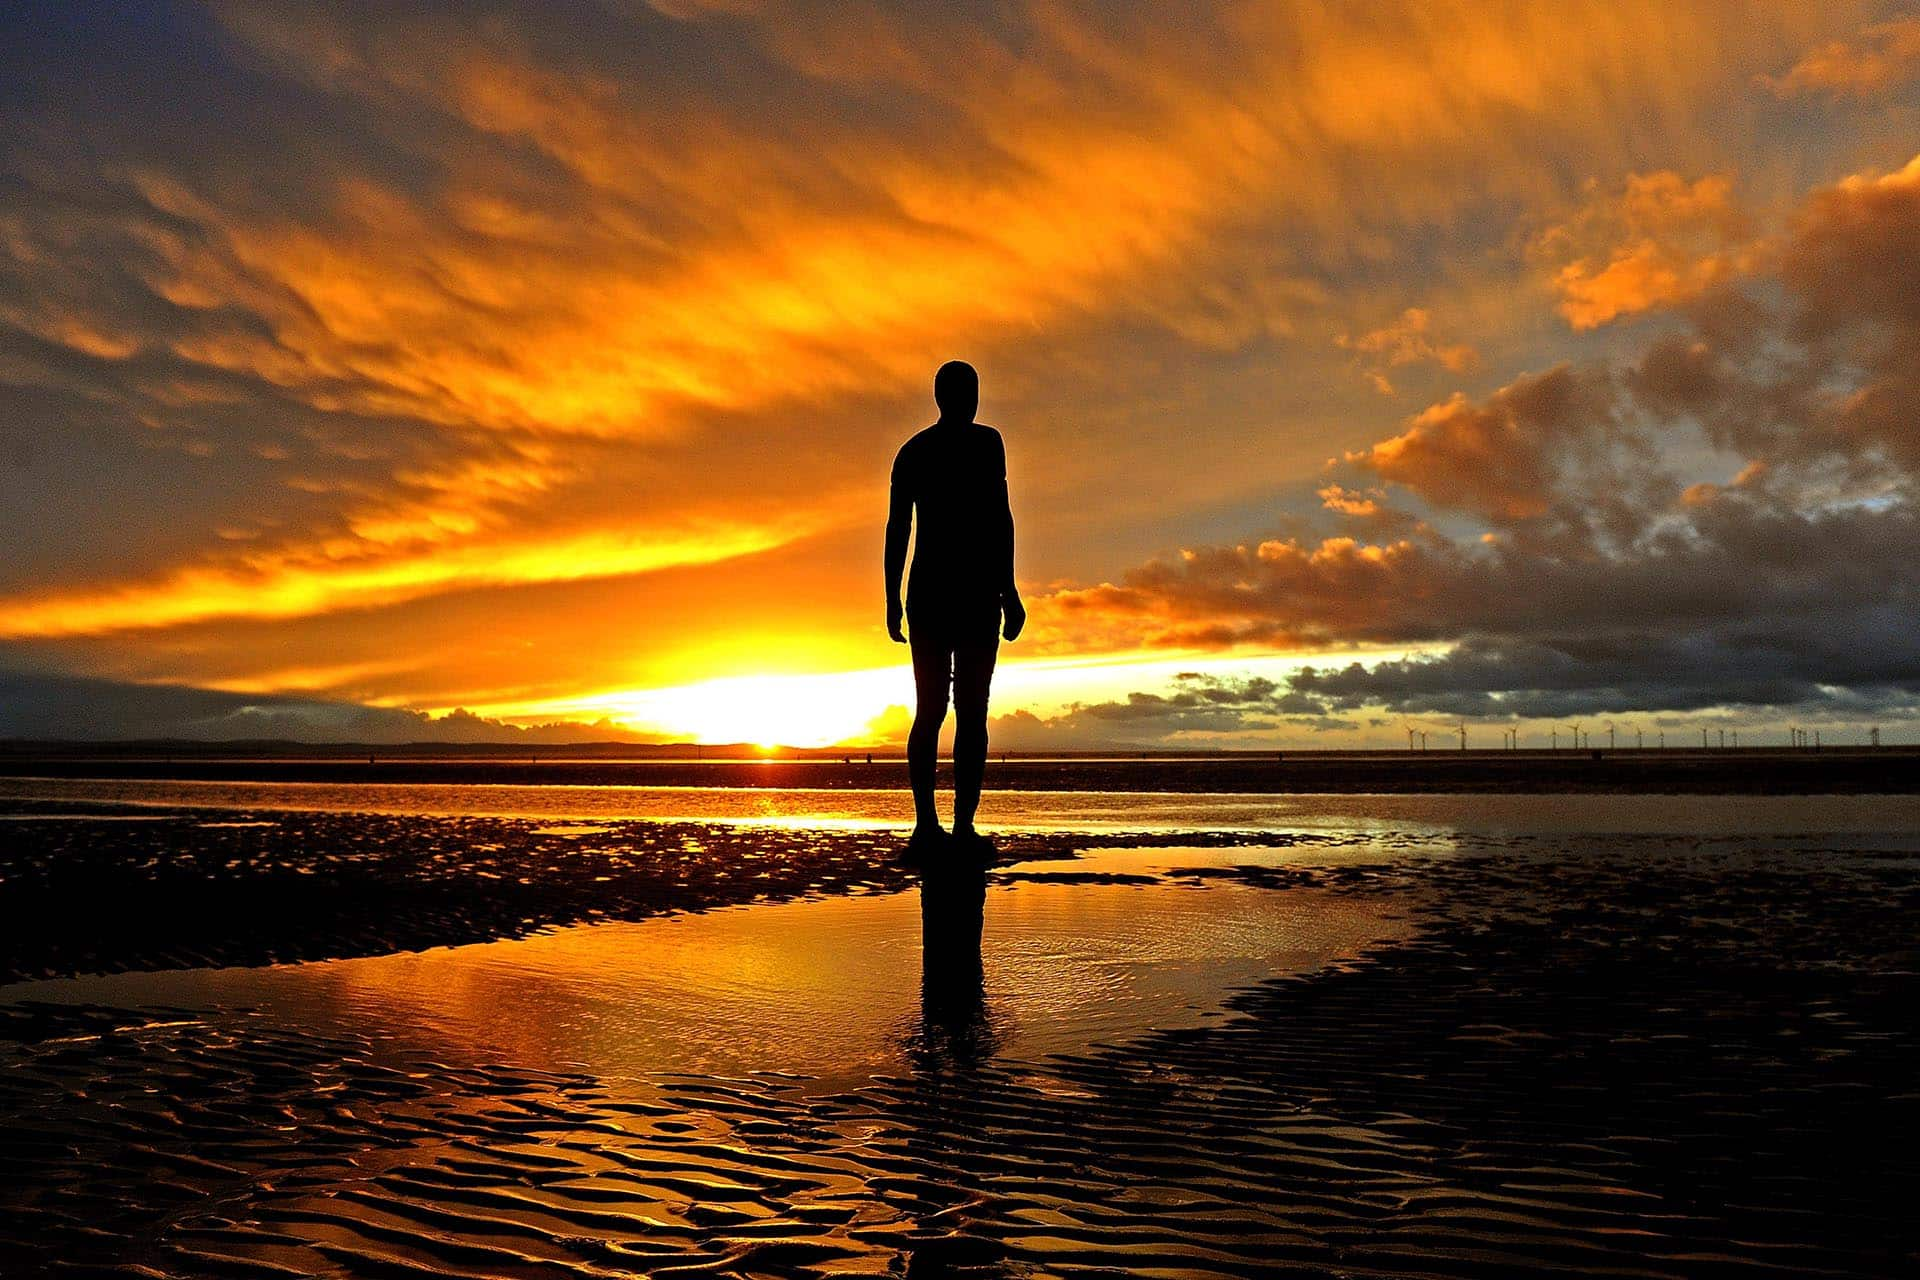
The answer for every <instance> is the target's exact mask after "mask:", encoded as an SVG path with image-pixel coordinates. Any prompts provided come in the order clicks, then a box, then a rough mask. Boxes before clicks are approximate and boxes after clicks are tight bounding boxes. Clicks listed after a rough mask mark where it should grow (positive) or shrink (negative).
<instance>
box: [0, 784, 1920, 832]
mask: <svg viewBox="0 0 1920 1280" xmlns="http://www.w3.org/2000/svg"><path fill="white" fill-rule="evenodd" d="M0 801H4V802H7V803H9V804H13V805H17V804H32V803H35V802H47V803H75V802H80V803H90V804H95V805H115V806H121V805H124V806H165V807H170V808H196V807H198V808H210V809H247V810H292V811H302V810H306V811H312V810H318V811H325V812H359V813H382V814H420V815H444V816H468V817H499V818H537V819H551V820H584V821H592V820H595V819H598V820H614V819H631V818H644V819H657V820H691V821H714V822H727V823H730V824H735V825H775V826H784V827H810V828H827V829H841V830H845V829H855V830H864V829H890V828H895V827H904V826H908V825H910V824H911V822H912V818H913V811H912V800H911V798H910V797H909V796H908V795H907V794H906V793H905V791H904V790H901V789H898V788H888V789H874V790H854V789H839V788H788V789H760V788H753V787H626V786H556V785H550V784H540V785H518V784H495V783H406V784H394V783H373V782H367V783H333V782H208V781H191V780H190V781H182V780H173V779H92V778H77V779H52V778H0ZM981 825H982V826H983V827H985V828H987V829H989V830H997V831H1112V830H1129V831H1142V830H1146V831H1155V830H1159V831H1168V832H1177V831H1193V830H1202V829H1211V830H1236V831H1285V830H1308V831H1328V830H1346V831H1389V830H1391V831H1423V832H1428V833H1432V832H1442V831H1454V830H1458V831H1467V830H1472V831H1529V832H1584V833H1588V834H1600V833H1622V834H1624V833H1634V832H1640V833H1647V834H1660V835H1688V834H1701V835H1734V834H1755V835H1762V834H1776V835H1777V834H1797V833H1802V832H1904V831H1916V830H1920V796H1911V795H1893V796H1843V795H1831V796H1691V795H1689V796H1659V795H1653V796H1648V795H1512V794H1474V795H1448V794H1434V795H1310V794H1292V795H1274V794H1241V793H1228V792H1203V793H1191V792H1133V791H1127V792H1115V791H989V792H988V793H987V794H986V796H985V798H984V801H983V804H982V814H981Z"/></svg>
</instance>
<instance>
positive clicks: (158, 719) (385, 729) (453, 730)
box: [0, 671, 652, 743]
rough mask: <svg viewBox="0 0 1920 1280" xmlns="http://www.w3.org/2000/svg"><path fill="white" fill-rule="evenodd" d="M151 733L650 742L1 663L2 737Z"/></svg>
mask: <svg viewBox="0 0 1920 1280" xmlns="http://www.w3.org/2000/svg"><path fill="white" fill-rule="evenodd" d="M158 738H177V739H184V740H188V741H198V742H218V741H225V740H239V739H259V740H277V741H292V742H315V743H319V742H365V743H401V742H446V743H479V742H525V743H537V742H589V741H624V742H635V741H650V740H652V739H649V738H646V737H643V736H641V735H636V734H634V733H632V732H631V731H629V730H625V729H622V728H619V727H617V726H613V725H608V724H604V723H602V724H593V725H587V724H551V725H538V726H532V727H525V728H523V727H519V726H516V725H509V724H504V723H502V722H501V721H498V720H491V719H487V718H485V717H482V716H477V715H474V714H473V713H471V712H469V711H464V710H455V711H452V712H449V713H448V714H446V715H443V716H429V715H426V714H424V713H422V712H418V711H408V710H404V709H401V708H395V707H369V706H363V705H359V704H356V703H350V702H329V701H324V700H321V699H313V698H299V697H291V696H287V695H281V694H248V693H230V692H225V691H222V690H217V689H196V688H193V687H191V686H187V685H168V684H128V683H124V682H120V681H113V680H93V679H86V678H81V677H75V676H61V675H47V674H40V673H33V672H19V671H13V672H9V671H0V739H17V740H27V741H39V742H56V741H58V742H74V741H115V740H120V741H124V740H133V739H158Z"/></svg>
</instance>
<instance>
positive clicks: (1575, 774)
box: [0, 746, 1920, 795]
mask: <svg viewBox="0 0 1920 1280" xmlns="http://www.w3.org/2000/svg"><path fill="white" fill-rule="evenodd" d="M215 750H219V749H217V748H216V749H215ZM225 750H226V753H225V754H214V753H213V752H212V751H209V749H207V748H205V747H202V748H201V749H200V750H198V751H193V750H190V749H182V750H181V751H179V752H178V753H170V754H161V753H136V752H131V751H121V752H114V751H111V750H102V749H100V748H91V749H81V748H73V749H69V750H63V751H25V750H14V751H0V775H8V776H15V777H32V778H101V779H136V778H137V779H177V780H181V781H217V782H321V783H329V784H336V785H337V784H343V783H345V784H351V783H362V782H365V783H381V784H386V785H394V784H441V785H444V784H462V783H465V784H476V785H478V784H489V785H512V786H534V785H543V784H544V785H553V786H634V787H763V788H781V789H788V788H791V789H823V790H871V789H882V788H888V787H895V786H901V785H904V782H903V777H902V774H903V771H904V765H903V764H902V763H901V761H900V760H899V759H898V758H897V757H893V758H887V757H880V756H877V755H876V756H875V757H874V758H873V759H872V760H871V762H869V760H868V757H867V754H866V753H865V752H857V753H839V752H836V753H833V754H832V755H831V756H828V757H824V758H823V757H822V756H821V755H820V754H817V753H816V754H815V755H813V756H812V757H811V758H805V759H792V758H759V759H741V758H731V759H721V760H711V759H706V760H693V759H685V758H681V759H624V760H622V759H607V758H585V759H582V758H579V757H578V756H570V755H569V754H568V753H567V752H566V751H564V750H561V749H551V750H550V751H549V752H527V751H521V752H514V753H511V754H503V753H498V752H488V753H486V754H485V755H479V756H476V755H470V754H431V755H429V754H424V751H425V749H424V748H414V749H411V750H405V749H394V748H384V749H383V748H372V749H368V748H361V749H359V751H358V752H357V753H356V754H354V755H351V756H349V755H346V754H343V753H341V752H339V750H338V749H333V748H329V749H315V750H313V751H307V750H304V749H302V751H301V754H300V755H299V756H298V757H297V758H296V757H293V756H292V755H290V754H283V753H274V754H268V753H264V752H260V753H247V752H235V751H233V750H232V749H231V748H227V749H225ZM942 768H943V771H944V769H945V765H944V764H943V766H942ZM943 785H944V783H943ZM986 786H987V789H988V790H989V791H996V790H998V791H1105V792H1147V791H1161V792H1181V793H1194V794H1201V793H1237V794H1333V795H1355V794H1435V793H1456V794H1474V793H1506V794H1627V795H1636V794H1645V795H1907V794H1915V793H1920V747H1904V746H1902V747H1881V748H1827V749H1824V750H1819V751H1811V750H1803V751H1795V750H1790V749H1787V748H1767V747H1747V748H1739V749H1727V750H1710V751H1699V750H1681V749H1668V750H1655V749H1647V750H1635V749H1631V748H1623V749H1621V750H1617V751H1608V750H1604V749H1602V750H1597V751H1590V750H1584V749H1583V750H1581V751H1577V752H1576V751H1571V750H1565V751H1424V752H1398V753H1391V752H1371V753H1357V752H1337V753H1336V752H1314V753H1308V752H1285V753H1269V754H1265V755H1259V756H1252V755H1221V756H1181V757H1168V756H1155V757H1138V756H1135V757H1123V756H1106V757H1102V756H1073V757H1034V756H1023V757H1017V758H1001V757H998V756H996V757H995V758H994V759H993V760H992V761H991V762H990V764H989V765H988V768H987V779H986Z"/></svg>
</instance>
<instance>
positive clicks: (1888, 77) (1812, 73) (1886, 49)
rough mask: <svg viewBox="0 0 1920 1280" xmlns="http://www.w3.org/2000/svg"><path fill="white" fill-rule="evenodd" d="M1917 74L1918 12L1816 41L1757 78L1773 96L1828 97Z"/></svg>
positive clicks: (1868, 90)
mask: <svg viewBox="0 0 1920 1280" xmlns="http://www.w3.org/2000/svg"><path fill="white" fill-rule="evenodd" d="M1916 76H1920V17H1907V18H1896V19H1894V20H1893V21H1892V22H1881V23H1876V24H1875V25H1873V26H1870V27H1867V28H1865V29H1863V30H1862V31H1861V32H1860V36H1859V38H1858V39H1856V40H1832V41H1829V42H1827V43H1826V44H1823V45H1821V46H1820V47H1818V48H1816V49H1812V50H1810V51H1808V53H1807V54H1806V55H1805V56H1804V57H1802V58H1801V59H1800V61H1798V62H1796V63H1794V64H1793V66H1792V67H1790V68H1788V69H1787V71H1786V73H1785V74H1783V75H1778V76H1761V77H1759V81H1760V83H1761V84H1763V85H1765V86H1766V87H1767V88H1769V89H1771V90H1772V91H1773V93H1774V96H1776V97H1780V98H1792V97H1797V96H1799V95H1801V94H1809V93H1820V94H1825V95H1827V96H1828V97H1835V98H1838V97H1847V96H1851V97H1868V96H1870V95H1872V94H1876V93H1884V92H1886V91H1887V90H1889V89H1892V88H1895V87H1896V86H1899V85H1902V84H1905V83H1906V82H1907V81H1909V80H1912V79H1913V78H1914V77H1916Z"/></svg>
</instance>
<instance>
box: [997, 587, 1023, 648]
mask: <svg viewBox="0 0 1920 1280" xmlns="http://www.w3.org/2000/svg"><path fill="white" fill-rule="evenodd" d="M1000 607H1001V609H1003V610H1004V611H1005V612H1006V615H1007V625H1006V629H1005V630H1004V631H1003V632H1001V634H1002V635H1004V636H1006V638H1007V639H1009V640H1018V639H1019V638H1020V633H1021V632H1022V631H1024V630H1026V626H1027V606H1025V605H1024V604H1021V603H1020V596H1019V594H1018V593H1017V592H1008V593H1007V598H1006V599H1005V600H1003V601H1002V602H1001V604H1000Z"/></svg>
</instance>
